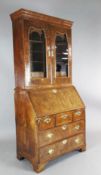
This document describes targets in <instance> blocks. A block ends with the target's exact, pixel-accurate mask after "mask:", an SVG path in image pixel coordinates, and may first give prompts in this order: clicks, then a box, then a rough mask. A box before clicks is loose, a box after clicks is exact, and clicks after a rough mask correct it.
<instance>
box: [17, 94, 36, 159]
mask: <svg viewBox="0 0 101 175" xmlns="http://www.w3.org/2000/svg"><path fill="white" fill-rule="evenodd" d="M15 112H16V139H17V140H16V141H17V156H18V157H19V155H21V156H22V157H25V158H28V159H29V160H31V161H32V162H38V151H37V148H38V137H37V126H36V120H35V112H34V109H33V107H32V104H31V102H30V99H29V97H28V95H27V93H26V92H25V91H22V92H15Z"/></svg>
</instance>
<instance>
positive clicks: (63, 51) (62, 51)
mask: <svg viewBox="0 0 101 175" xmlns="http://www.w3.org/2000/svg"><path fill="white" fill-rule="evenodd" d="M55 44H56V76H57V77H61V76H68V43H67V37H66V35H65V34H64V35H57V36H56V42H55Z"/></svg>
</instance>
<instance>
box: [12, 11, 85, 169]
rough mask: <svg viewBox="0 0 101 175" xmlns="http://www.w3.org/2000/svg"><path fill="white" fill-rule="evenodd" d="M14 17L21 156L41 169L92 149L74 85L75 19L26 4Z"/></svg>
mask: <svg viewBox="0 0 101 175" xmlns="http://www.w3.org/2000/svg"><path fill="white" fill-rule="evenodd" d="M11 19H12V25H13V44H14V68H15V113H16V138H17V139H16V140H17V158H18V159H19V160H21V159H24V158H26V159H28V160H30V161H31V163H32V165H33V169H34V170H35V171H36V172H40V171H42V170H43V169H44V167H45V165H46V164H47V163H48V161H50V160H53V159H55V158H57V157H59V156H61V155H64V154H66V153H67V152H71V151H74V150H78V151H84V150H85V149H86V141H85V106H84V103H83V102H82V100H81V98H80V96H79V94H78V92H77V90H76V89H75V87H74V86H73V85H72V41H71V40H72V38H71V30H72V22H71V21H67V20H63V19H59V18H56V17H52V16H48V15H44V14H40V13H36V12H32V11H29V10H24V9H20V10H18V11H16V12H14V13H13V14H11Z"/></svg>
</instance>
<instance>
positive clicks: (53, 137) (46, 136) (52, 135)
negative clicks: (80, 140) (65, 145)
mask: <svg viewBox="0 0 101 175" xmlns="http://www.w3.org/2000/svg"><path fill="white" fill-rule="evenodd" d="M83 131H84V121H83V120H82V121H79V122H74V123H72V124H69V125H62V126H59V127H55V128H53V129H48V130H46V131H40V132H39V146H40V147H42V146H45V145H48V144H51V143H53V142H56V141H58V140H61V139H63V138H66V137H69V136H72V135H74V134H78V133H80V132H83Z"/></svg>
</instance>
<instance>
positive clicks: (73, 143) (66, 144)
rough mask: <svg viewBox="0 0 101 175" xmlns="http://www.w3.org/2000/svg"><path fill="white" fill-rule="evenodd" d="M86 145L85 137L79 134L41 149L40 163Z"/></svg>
mask: <svg viewBox="0 0 101 175" xmlns="http://www.w3.org/2000/svg"><path fill="white" fill-rule="evenodd" d="M84 144H85V141H84V135H83V134H79V135H77V136H74V137H72V138H69V139H68V138H65V139H63V140H61V141H59V142H57V143H55V144H52V145H49V146H46V147H43V148H41V149H40V162H45V161H47V160H51V159H54V158H55V157H57V156H59V155H61V154H64V153H66V152H69V151H72V150H75V149H77V148H80V146H83V145H84Z"/></svg>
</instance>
